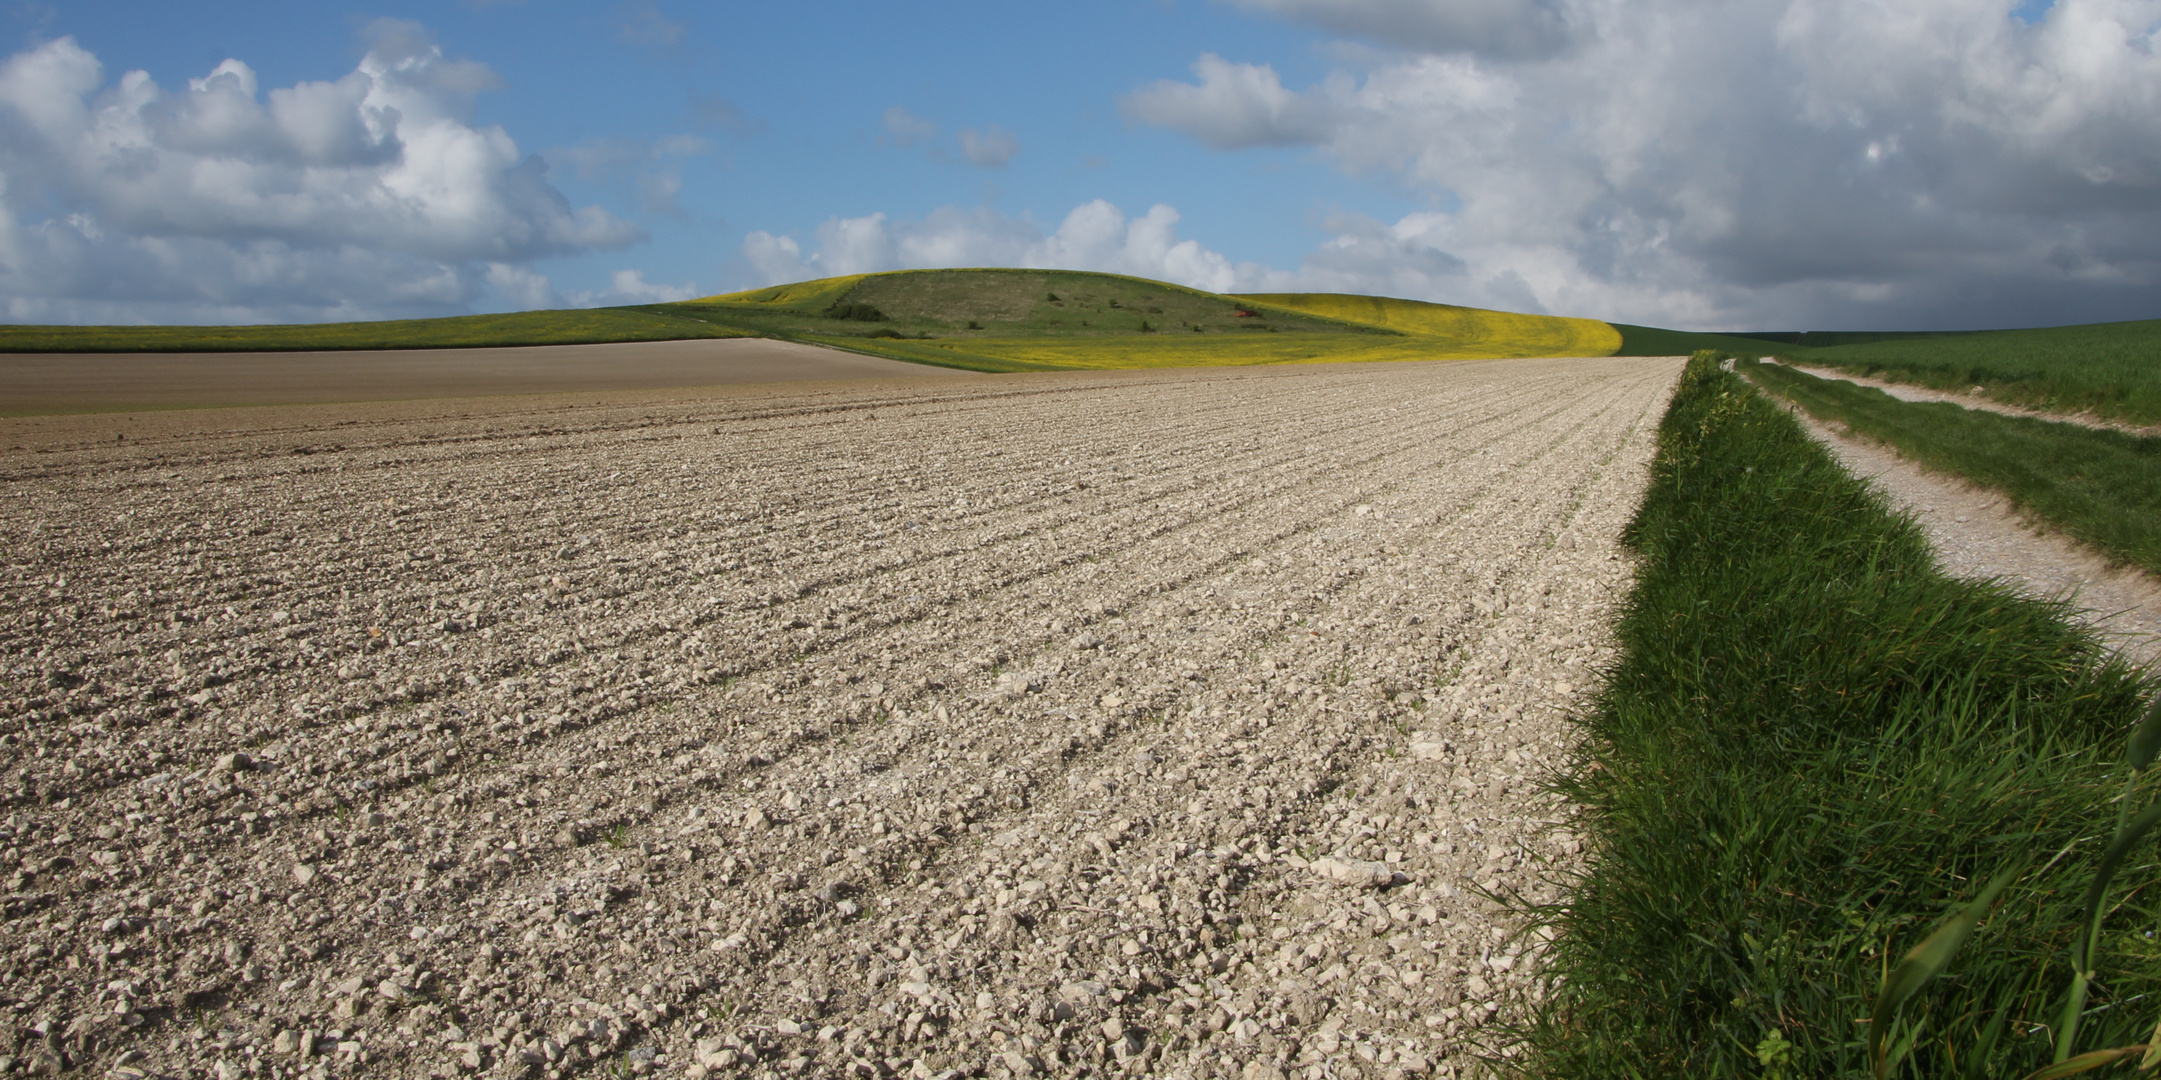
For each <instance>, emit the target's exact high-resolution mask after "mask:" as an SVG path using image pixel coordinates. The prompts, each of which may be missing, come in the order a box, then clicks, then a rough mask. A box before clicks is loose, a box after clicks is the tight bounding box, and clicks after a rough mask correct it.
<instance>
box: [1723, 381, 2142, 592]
mask: <svg viewBox="0 0 2161 1080" xmlns="http://www.w3.org/2000/svg"><path fill="white" fill-rule="evenodd" d="M1744 370H1746V371H1747V372H1748V373H1749V376H1750V377H1751V378H1753V379H1755V380H1756V381H1757V382H1758V383H1760V384H1762V385H1763V386H1764V387H1765V388H1767V389H1769V390H1771V391H1772V392H1774V393H1777V394H1779V395H1780V396H1782V397H1784V398H1786V399H1788V400H1790V401H1792V402H1794V403H1796V404H1798V405H1800V406H1801V407H1802V408H1804V409H1807V410H1808V411H1809V413H1810V414H1811V415H1813V416H1815V417H1816V418H1818V419H1820V420H1824V421H1828V422H1831V423H1835V424H1843V425H1845V426H1847V427H1849V428H1851V429H1853V430H1854V431H1856V432H1858V433H1860V434H1862V435H1865V436H1867V437H1868V438H1871V439H1875V440H1877V441H1878V442H1882V443H1887V444H1889V445H1891V446H1893V447H1895V448H1897V450H1898V451H1899V453H1901V454H1904V455H1906V456H1907V457H1909V458H1912V459H1913V460H1915V461H1918V462H1920V463H1921V464H1923V465H1926V466H1928V467H1929V468H1932V469H1936V470H1938V471H1941V472H1947V473H1952V474H1954V475H1958V476H1963V477H1965V478H1967V479H1969V480H1972V481H1973V482H1975V483H1978V484H1985V485H1987V486H1989V487H1992V488H1995V489H1997V490H1999V491H2002V492H2003V493H2004V494H2006V495H2008V496H2010V498H2011V500H2012V501H2013V502H2014V503H2016V504H2017V505H2018V507H2019V509H2021V510H2023V511H2025V512H2027V513H2029V514H2032V515H2033V516H2035V517H2037V518H2040V519H2042V520H2044V521H2047V522H2049V523H2050V524H2052V525H2055V526H2056V527H2057V528H2059V529H2062V530H2063V531H2064V532H2066V533H2068V534H2070V535H2072V536H2075V537H2077V538H2079V539H2080V540H2083V541H2085V542H2086V543H2089V544H2092V545H2093V546H2094V547H2096V548H2099V549H2100V550H2101V551H2102V552H2104V553H2106V554H2107V555H2108V556H2109V557H2110V558H2113V559H2117V560H2119V561H2122V562H2127V563H2131V564H2133V565H2136V566H2141V567H2144V568H2145V569H2147V570H2148V571H2151V572H2154V573H2161V438H2141V437H2138V436H2134V435H2126V434H2124V433H2122V432H2119V431H2108V430H2097V429H2094V428H2088V427H2083V426H2080V425H2078V424H2068V423H2059V422H2055V421H2049V420H2036V419H2031V418H2028V417H2022V416H2004V415H2002V414H2000V413H1992V412H1982V411H1979V410H1968V409H1964V408H1961V407H1959V406H1957V405H1952V404H1949V403H1943V402H1931V403H1921V402H1909V401H1900V400H1898V399H1897V398H1894V397H1892V396H1891V395H1889V394H1886V393H1884V392H1883V391H1881V390H1877V389H1875V388H1873V387H1867V386H1856V385H1854V384H1852V383H1849V382H1842V381H1839V380H1837V379H1819V378H1817V377H1815V376H1813V375H1809V374H1806V373H1803V372H1798V371H1794V370H1793V369H1791V368H1787V367H1782V366H1779V365H1775V364H1760V365H1759V364H1750V365H1747V366H1746V367H1745V369H1744Z"/></svg>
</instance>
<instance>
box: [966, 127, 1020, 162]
mask: <svg viewBox="0 0 2161 1080" xmlns="http://www.w3.org/2000/svg"><path fill="white" fill-rule="evenodd" d="M1018 153H1020V140H1019V139H1016V138H1014V137H1013V133H1012V132H1010V131H1007V130H1006V129H1004V128H1002V127H999V126H998V125H996V124H992V125H991V126H989V127H987V128H985V129H983V130H982V131H977V130H975V129H974V128H969V129H968V130H965V131H962V132H961V133H960V154H961V156H962V157H964V158H967V159H968V164H970V165H973V166H975V167H977V168H979V169H1002V168H1005V164H1006V162H1009V161H1011V160H1013V155H1015V154H1018Z"/></svg>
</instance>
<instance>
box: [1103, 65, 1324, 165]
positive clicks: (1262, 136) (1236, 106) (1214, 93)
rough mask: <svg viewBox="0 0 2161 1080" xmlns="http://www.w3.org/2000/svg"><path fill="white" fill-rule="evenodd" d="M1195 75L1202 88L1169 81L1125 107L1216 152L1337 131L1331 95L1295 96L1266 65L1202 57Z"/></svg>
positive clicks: (1297, 142) (1129, 112)
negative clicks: (1194, 139) (1174, 129)
mask: <svg viewBox="0 0 2161 1080" xmlns="http://www.w3.org/2000/svg"><path fill="white" fill-rule="evenodd" d="M1193 74H1194V75H1195V76H1197V77H1198V78H1199V79H1200V81H1199V82H1198V83H1182V82H1175V81H1172V80H1169V79H1164V80H1161V81H1159V82H1156V83H1154V84H1152V85H1149V86H1146V87H1142V88H1141V89H1139V90H1136V91H1134V92H1133V93H1132V94H1130V95H1128V96H1127V97H1126V99H1125V101H1124V103H1123V104H1124V107H1125V111H1126V115H1128V116H1131V117H1133V118H1135V119H1137V120H1142V121H1145V122H1147V123H1151V124H1160V125H1162V126H1164V127H1169V128H1176V129H1178V130H1179V131H1183V132H1185V133H1186V134H1188V135H1191V136H1193V137H1194V138H1196V139H1199V140H1200V141H1201V142H1203V143H1205V144H1207V145H1208V146H1209V147H1211V148H1213V149H1217V150H1242V149H1245V148H1246V147H1250V146H1297V145H1304V144H1309V143H1313V142H1317V141H1320V140H1322V139H1325V138H1327V136H1328V133H1329V132H1330V130H1332V129H1333V127H1334V121H1335V114H1336V112H1337V110H1338V107H1339V106H1338V102H1337V101H1335V100H1333V98H1332V97H1331V95H1329V94H1326V93H1309V94H1296V93H1292V92H1291V91H1289V90H1287V89H1285V88H1284V86H1283V79H1282V77H1281V76H1279V75H1277V74H1276V70H1275V69H1274V68H1272V67H1269V66H1268V65H1266V64H1233V63H1231V62H1229V61H1227V60H1225V59H1223V58H1222V57H1220V56H1217V55H1215V54H1214V53H1203V54H1201V58H1200V60H1198V61H1196V62H1195V63H1194V65H1193ZM1339 89H1341V88H1340V87H1339Z"/></svg>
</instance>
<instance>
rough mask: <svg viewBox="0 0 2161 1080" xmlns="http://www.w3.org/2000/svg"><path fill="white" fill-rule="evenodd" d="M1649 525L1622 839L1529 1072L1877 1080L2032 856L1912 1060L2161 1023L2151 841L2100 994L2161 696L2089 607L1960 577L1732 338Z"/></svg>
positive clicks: (1987, 1065) (1601, 760) (1629, 668)
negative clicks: (2091, 896)
mask: <svg viewBox="0 0 2161 1080" xmlns="http://www.w3.org/2000/svg"><path fill="white" fill-rule="evenodd" d="M1627 539H1628V541H1629V543H1630V544H1631V546H1633V547H1634V548H1635V549H1636V551H1637V553H1638V554H1639V556H1640V557H1641V562H1640V564H1639V566H1638V569H1637V574H1636V581H1635V585H1634V588H1633V590H1632V592H1631V595H1630V597H1629V599H1628V601H1627V603H1626V605H1625V607H1624V615H1623V618H1622V622H1621V624H1620V626H1619V627H1618V635H1619V638H1620V644H1621V649H1622V652H1621V656H1620V658H1619V659H1618V661H1617V662H1616V664H1615V666H1614V667H1613V668H1612V669H1611V670H1610V671H1609V672H1608V673H1607V678H1606V684H1605V686H1604V688H1603V689H1602V691H1601V693H1600V697H1599V699H1598V700H1597V702H1596V704H1595V706H1594V711H1593V712H1592V714H1591V716H1590V717H1588V718H1587V720H1586V721H1585V723H1586V730H1585V731H1584V736H1585V737H1584V739H1583V740H1582V750H1581V751H1580V754H1581V757H1580V758H1579V759H1578V760H1577V761H1576V762H1574V763H1573V764H1572V765H1571V766H1570V767H1569V768H1568V769H1567V770H1565V773H1564V776H1563V778H1562V780H1561V781H1560V784H1559V788H1560V792H1561V793H1562V794H1563V795H1564V796H1566V797H1567V798H1568V799H1569V800H1570V801H1572V802H1574V803H1576V804H1577V805H1580V806H1582V807H1584V818H1583V821H1584V824H1585V826H1586V827H1587V829H1588V831H1589V834H1590V836H1591V841H1592V849H1593V852H1594V857H1593V859H1592V860H1591V863H1590V867H1589V869H1588V870H1587V871H1586V876H1585V877H1583V878H1582V879H1581V880H1579V881H1577V882H1576V883H1575V887H1574V888H1573V889H1572V890H1571V891H1570V894H1569V895H1568V896H1567V898H1566V900H1565V901H1564V902H1563V903H1562V904H1560V905H1558V906H1556V907H1554V908H1552V909H1550V910H1546V911H1543V912H1540V913H1538V914H1539V915H1540V916H1541V917H1542V918H1543V920H1544V921H1546V922H1547V923H1549V924H1550V925H1552V926H1553V927H1555V928H1556V929H1557V930H1558V931H1559V934H1558V936H1557V937H1556V938H1555V940H1554V945H1553V953H1552V963H1551V965H1550V967H1549V969H1548V970H1547V972H1546V986H1547V989H1548V997H1547V999H1546V1001H1547V1005H1546V1007H1545V1008H1544V1009H1542V1010H1541V1011H1540V1014H1539V1015H1538V1016H1537V1017H1535V1018H1533V1019H1532V1020H1531V1021H1529V1022H1528V1026H1527V1028H1526V1030H1525V1032H1524V1034H1526V1035H1527V1036H1528V1037H1529V1045H1530V1048H1531V1051H1532V1052H1531V1053H1530V1054H1528V1055H1526V1056H1525V1057H1523V1058H1519V1059H1517V1060H1516V1061H1514V1062H1512V1063H1511V1068H1512V1069H1521V1070H1522V1071H1523V1072H1526V1073H1528V1074H1530V1075H1533V1076H1538V1077H1551V1078H1555V1080H1561V1078H1566V1080H1585V1078H1594V1077H1668V1076H1672V1077H1680V1076H1686V1077H1733V1078H1759V1077H1770V1078H1784V1080H1798V1078H1802V1077H1819V1076H1823V1077H1828V1076H1842V1077H1844V1076H1851V1077H1861V1076H1868V1075H1872V1074H1875V1069H1874V1064H1875V1062H1874V1060H1873V1057H1874V1055H1873V1053H1872V1045H1871V1037H1870V1036H1871V1030H1870V1029H1871V1024H1872V1020H1871V1017H1872V1014H1873V1013H1875V1012H1876V1009H1875V1005H1876V1002H1877V1000H1878V997H1879V991H1880V990H1881V989H1882V988H1883V987H1884V986H1885V985H1886V982H1887V975H1889V974H1890V973H1891V971H1892V969H1893V968H1894V966H1895V965H1898V964H1899V963H1900V958H1901V957H1903V956H1905V955H1906V954H1907V952H1908V950H1909V949H1912V948H1913V947H1915V946H1916V945H1917V944H1919V943H1921V942H1922V941H1924V940H1925V939H1930V938H1931V937H1932V935H1933V934H1934V932H1935V931H1936V930H1937V929H1938V927H1939V926H1940V925H1942V924H1943V923H1944V920H1945V918H1946V916H1948V915H1951V914H1953V913H1954V912H1957V911H1959V910H1961V905H1966V904H1968V903H1969V902H1973V901H1975V900H1976V899H1977V897H1978V896H1979V895H1980V894H1981V893H1982V892H1983V884H1984V883H1986V882H1990V881H1991V880H1992V879H1994V878H1996V877H1997V875H1999V874H2000V873H2003V872H2005V871H2007V870H2008V871H2011V872H2012V873H2011V874H2010V877H2009V881H2010V884H2009V886H2008V891H2007V892H2005V893H2004V894H2003V898H2002V900H2001V902H2000V903H1999V904H1996V905H1995V906H1994V907H1993V908H1988V909H1987V910H1986V915H1987V917H1986V918H1984V919H1982V920H1981V922H1980V925H1979V928H1978V929H1977V930H1975V931H1974V933H1973V935H1972V937H1971V939H1970V940H1968V941H1967V942H1966V943H1965V945H1964V947H1963V949H1961V950H1960V951H1958V952H1957V954H1956V956H1955V957H1954V958H1953V960H1952V962H1951V963H1950V965H1949V967H1948V969H1947V970H1946V971H1945V972H1944V973H1943V974H1942V975H1940V977H1938V978H1936V979H1934V980H1933V981H1929V982H1927V983H1925V984H1922V985H1921V986H1920V988H1919V991H1918V992H1917V993H1916V994H1915V995H1914V996H1913V997H1912V998H1911V999H1909V1000H1907V1001H1905V1002H1904V1004H1903V1006H1902V1007H1900V1008H1898V1009H1897V1010H1895V1011H1888V1012H1885V1013H1883V1014H1882V1020H1881V1024H1880V1026H1881V1028H1882V1030H1881V1031H1880V1032H1879V1033H1878V1035H1879V1036H1880V1038H1879V1040H1878V1041H1879V1042H1880V1044H1881V1046H1882V1047H1883V1048H1884V1052H1885V1059H1886V1068H1885V1070H1884V1074H1885V1075H1890V1076H1896V1077H1913V1078H1921V1077H1929V1078H1935V1077H2005V1078H2018V1077H2023V1076H2026V1075H2027V1074H2028V1073H2030V1072H2032V1071H2033V1070H2036V1069H2039V1068H2041V1067H2043V1066H2046V1065H2047V1064H2049V1062H2050V1061H2051V1060H2054V1059H2055V1058H2057V1057H2059V1056H2061V1055H2060V1054H2059V1046H2058V1045H2057V1043H2058V1040H2059V1036H2061V1035H2063V1034H2065V1033H2066V1032H2067V1025H2066V1023H2065V1021H2064V1018H2063V1017H2064V1006H2065V1004H2066V1003H2067V1002H2073V1004H2074V1007H2073V1009H2072V1010H2071V1012H2072V1013H2073V1014H2074V1015H2077V1016H2081V1017H2083V1019H2082V1021H2081V1023H2080V1026H2079V1027H2078V1029H2077V1031H2076V1032H2075V1038H2074V1039H2073V1043H2074V1044H2075V1045H2072V1046H2068V1047H2064V1048H2062V1050H2063V1052H2064V1053H2068V1052H2070V1051H2071V1050H2077V1051H2082V1052H2083V1051H2090V1050H2098V1049H2103V1048H2109V1047H2117V1046H2123V1045H2128V1044H2136V1043H2141V1042H2144V1041H2145V1039H2146V1037H2147V1036H2148V1035H2149V1034H2150V1033H2151V1032H2152V1031H2153V1030H2154V1027H2155V1021H2156V1020H2157V1019H2161V941H2157V940H2156V939H2155V938H2154V937H2153V936H2152V931H2153V929H2154V927H2155V925H2156V920H2157V917H2161V907H2157V903H2156V900H2157V895H2156V893H2155V890H2154V889H2153V888H2152V887H2151V886H2152V883H2153V882H2155V881H2156V880H2161V867H2157V866H2156V865H2155V856H2154V849H2153V844H2152V841H2151V839H2150V838H2149V839H2148V840H2147V842H2146V843H2145V844H2144V845H2142V846H2139V845H2134V846H2132V847H2130V848H2129V849H2127V851H2128V858H2127V859H2126V860H2125V861H2123V862H2122V863H2121V868H2120V870H2119V871H2118V872H2117V873H2116V879H2115V880H2116V887H2115V888H2114V889H2113V891H2111V890H2106V889H2104V890H2103V891H2102V892H2101V894H2100V897H2101V899H2100V901H2099V908H2098V910H2100V911H2102V912H2103V914H2104V917H2103V919H2102V921H2101V923H2100V936H2099V938H2098V943H2099V949H2098V951H2097V952H2096V953H2095V954H2094V965H2093V966H2094V969H2095V970H2096V971H2097V974H2098V982H2096V983H2094V984H2093V987H2092V990H2091V992H2090V993H2089V994H2088V995H2087V996H2086V997H2085V998H2084V999H2083V1001H2082V1002H2074V1001H2073V999H2072V998H2070V996H2069V995H2070V994H2071V993H2072V989H2071V988H2072V985H2073V979H2072V971H2071V967H2072V965H2071V963H2070V949H2071V944H2072V942H2073V940H2074V939H2075V938H2078V937H2080V936H2081V934H2080V931H2081V929H2082V928H2083V927H2084V926H2085V925H2086V924H2085V921H2084V920H2085V916H2086V913H2087V911H2088V910H2089V909H2088V906H2087V895H2088V888H2089V885H2090V884H2091V883H2092V882H2094V881H2095V880H2096V872H2097V870H2098V869H2099V868H2100V867H2102V866H2104V865H2107V863H2106V860H2105V859H2104V849H2105V848H2109V847H2111V846H2112V845H2111V838H2112V836H2115V835H2118V833H2117V826H2118V825H2120V823H2121V822H2122V821H2123V820H2124V819H2125V818H2126V817H2127V816H2129V815H2135V814H2137V813H2138V812H2139V810H2140V809H2141V808H2142V807H2145V806H2148V805H2151V804H2153V803H2154V802H2155V801H2156V795H2157V793H2161V792H2157V787H2161V785H2157V784H2156V783H2154V782H2153V777H2152V773H2153V771H2154V770H2151V769H2148V770H2146V771H2145V772H2142V773H2136V774H2133V772H2132V769H2131V768H2130V767H2128V766H2127V764H2126V760H2127V749H2126V748H2127V736H2128V735H2129V733H2130V732H2131V730H2132V725H2133V724H2134V723H2135V722H2136V721H2137V719H2138V717H2139V714H2140V712H2141V709H2142V703H2141V700H2140V699H2141V696H2142V695H2143V694H2148V693H2151V692H2152V687H2150V686H2142V685H2141V682H2140V679H2139V678H2138V676H2137V675H2136V674H2135V673H2134V672H2132V671H2131V670H2129V669H2128V668H2126V667H2125V666H2124V664H2123V662H2122V661H2120V660H2117V659H2113V658H2112V657H2111V655H2110V654H2109V653H2107V652H2106V651H2105V650H2104V649H2103V648H2102V647H2101V646H2100V645H2099V644H2098V642H2096V641H2095V640H2094V639H2093V638H2092V637H2091V636H2090V635H2089V634H2087V633H2086V632H2085V631H2083V630H2080V629H2077V628H2075V627H2074V626H2073V625H2072V624H2071V623H2070V622H2069V620H2068V619H2067V618H2066V613H2065V611H2064V610H2063V609H2062V608H2060V607H2057V606H2054V605H2050V604H2047V603H2042V602H2038V601H2030V600H2025V599H2021V598H2019V597H2016V596H2014V595H2011V594H2010V593H2008V592H2006V591H2005V590H2003V589H2001V588H1998V587H1995V586H1992V585H1988V584H1976V583H1971V582H1965V581H1960V580H1956V579H1953V578H1950V577H1947V576H1945V575H1944V574H1943V573H1942V572H1941V571H1940V570H1939V569H1938V568H1937V567H1936V565H1935V562H1934V559H1933V557H1932V555H1931V554H1930V550H1929V546H1928V542H1927V540H1926V539H1925V538H1924V537H1923V536H1922V535H1921V533H1920V532H1919V530H1918V529H1917V528H1916V527H1915V526H1914V525H1913V524H1912V523H1911V522H1910V521H1909V520H1907V519H1905V518H1902V517H1900V516H1898V515H1895V514H1893V513H1891V512H1890V511H1889V510H1888V508H1887V507H1886V506H1885V504H1884V503H1883V502H1882V500H1881V499H1880V497H1879V496H1877V495H1876V494H1874V493H1873V492H1872V490H1871V489H1870V488H1869V486H1868V485H1867V484H1866V483H1864V482H1863V481H1861V480H1859V479H1857V478H1855V477H1854V476H1852V475H1851V474H1849V473H1847V472H1845V471H1844V470H1843V469H1841V468H1840V467H1839V466H1838V465H1837V464H1836V463H1835V462H1833V461H1832V460H1831V459H1830V457H1829V456H1828V455H1827V454H1826V453H1825V452H1824V451H1823V450H1822V449H1821V448H1820V447H1818V446H1817V445H1816V444H1815V443H1814V442H1813V441H1811V440H1810V439H1809V438H1808V437H1807V435H1806V434H1805V433H1804V432H1803V431H1802V430H1801V428H1800V426H1799V424H1798V423H1797V422H1796V421H1795V420H1794V419H1793V418H1792V417H1791V416H1790V415H1788V414H1787V413H1786V412H1785V411H1784V410H1783V409H1781V408H1779V407H1778V406H1777V405H1775V404H1773V403H1771V402H1770V401H1768V400H1766V399H1765V398H1764V397H1762V396H1761V395H1759V394H1757V393H1755V392H1754V391H1752V390H1751V389H1750V388H1749V386H1748V385H1747V383H1746V382H1745V381H1743V380H1742V379H1740V378H1738V377H1736V376H1734V375H1731V374H1728V373H1725V372H1722V371H1720V370H1719V368H1718V365H1717V357H1716V356H1715V355H1704V356H1701V357H1699V358H1698V359H1696V360H1694V361H1691V363H1690V366H1689V368H1688V370H1687V373H1686V374H1685V375H1684V377H1683V381H1682V385H1681V388H1680V391H1679V393H1678V395H1677V397H1676V399H1675V401H1674V404H1673V406H1672V408H1671V410H1670V411H1669V412H1668V414H1667V416H1666V419H1665V421H1664V422H1663V424H1662V425H1661V427H1660V431H1659V447H1658V453H1657V456H1656V459H1655V461H1654V464H1653V473H1652V485H1651V488H1650V490H1649V492H1648V494H1647V495H1646V498H1645V501H1644V504H1643V505H1642V507H1641V508H1640V509H1639V511H1638V513H1637V516H1636V519H1635V521H1634V522H1633V524H1632V525H1631V526H1630V529H1629V532H1628V535H1627ZM2133 760H2134V761H2135V760H2136V759H2135V757H2134V758H2133ZM2134 775H2135V777H2136V782H2132V781H2130V780H2127V777H2131V776H2134ZM2127 784H2128V785H2129V786H2127ZM2126 811H2128V814H2127V813H2126ZM2139 820H2144V819H2143V818H2140V819H2139ZM1984 907H1985V905H1984ZM1977 913H1978V912H1977ZM1935 940H1937V941H1939V942H1940V941H1942V940H1943V939H1941V938H1936V939H1935Z"/></svg>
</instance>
